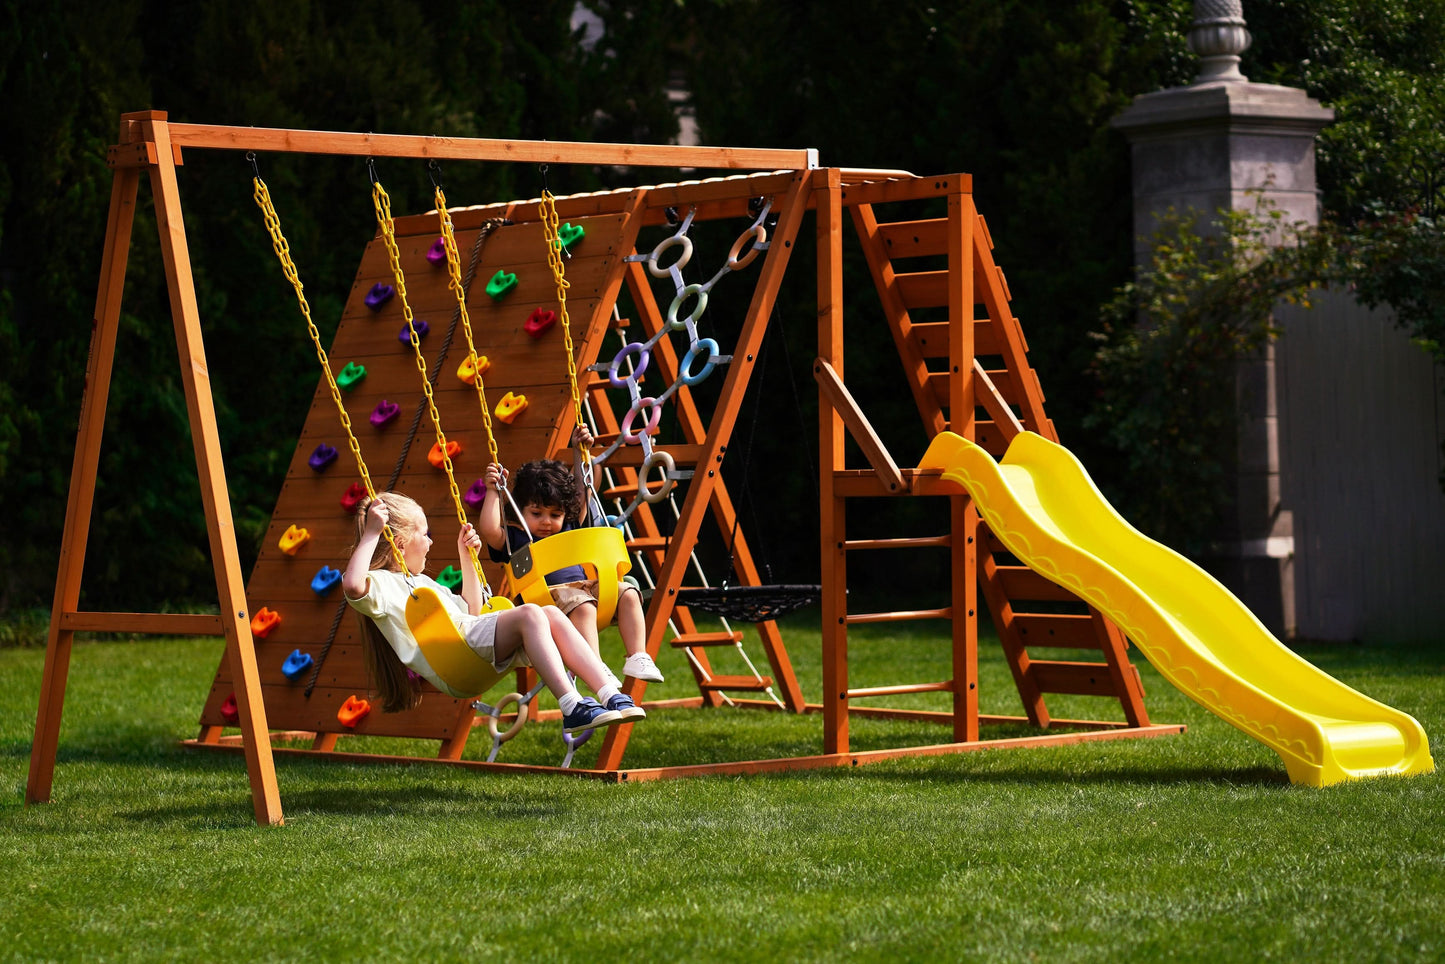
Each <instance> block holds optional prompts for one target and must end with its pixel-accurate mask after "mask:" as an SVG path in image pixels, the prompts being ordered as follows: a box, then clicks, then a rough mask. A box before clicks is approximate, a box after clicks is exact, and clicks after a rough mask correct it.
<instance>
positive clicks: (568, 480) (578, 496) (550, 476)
mask: <svg viewBox="0 0 1445 964" xmlns="http://www.w3.org/2000/svg"><path fill="white" fill-rule="evenodd" d="M512 497H513V498H514V499H516V500H517V505H518V506H520V507H522V508H526V507H527V506H529V505H545V506H557V507H559V508H561V509H562V510H563V511H565V512H566V513H567V521H568V522H569V523H576V522H578V521H579V520H580V519H581V517H582V493H581V492H579V491H578V489H577V476H576V475H574V474H573V472H572V470H571V469H570V468H568V467H567V466H565V465H563V464H562V463H561V462H558V461H555V460H554V459H537V460H536V461H535V462H527V463H526V464H524V465H523V466H522V467H521V468H519V469H517V474H516V475H515V476H513V478H512ZM510 514H511V509H510V507H508V515H510ZM514 521H520V520H514Z"/></svg>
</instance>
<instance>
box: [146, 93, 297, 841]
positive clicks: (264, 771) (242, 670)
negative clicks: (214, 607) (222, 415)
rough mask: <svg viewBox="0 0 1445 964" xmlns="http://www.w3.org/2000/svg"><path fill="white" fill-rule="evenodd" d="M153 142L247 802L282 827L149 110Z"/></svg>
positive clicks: (208, 407)
mask: <svg viewBox="0 0 1445 964" xmlns="http://www.w3.org/2000/svg"><path fill="white" fill-rule="evenodd" d="M142 126H143V128H144V129H146V130H147V132H148V134H149V139H150V140H152V141H154V142H155V145H156V154H157V162H156V165H155V166H154V167H152V168H151V169H150V180H151V192H152V194H153V195H154V198H155V209H156V227H157V229H158V231H159V233H160V241H161V259H162V260H163V261H164V263H165V267H166V286H167V289H168V290H169V293H170V301H171V317H172V320H173V321H174V323H175V332H176V346H177V348H178V350H179V352H180V362H181V377H182V380H183V382H184V385H185V391H186V409H187V412H188V413H189V415H190V424H191V439H192V442H193V444H194V447H195V451H196V470H197V473H198V475H199V476H200V482H201V502H202V504H203V505H204V507H205V510H206V532H207V535H208V536H209V540H210V547H211V558H212V560H213V564H214V566H215V569H216V592H217V594H218V596H219V598H220V606H221V614H222V618H221V626H222V628H223V629H224V631H225V636H226V655H227V658H228V659H229V660H230V663H231V678H232V680H234V681H235V685H236V705H237V708H238V710H239V711H240V716H241V719H240V725H241V735H242V742H243V744H244V746H245V751H246V772H247V774H248V775H249V777H250V780H251V799H252V803H253V804H254V808H255V812H256V822H257V823H261V824H273V825H278V824H280V823H282V822H283V818H282V814H281V796H280V792H279V790H278V789H277V786H276V766H275V762H274V760H273V758H272V754H271V739H270V734H269V732H268V730H267V727H266V708H265V706H264V704H263V703H262V700H261V678H260V673H259V671H258V669H257V666H256V649H255V644H254V641H253V640H252V638H251V617H250V614H249V613H248V612H247V606H246V586H245V581H244V579H243V578H242V576H241V559H240V552H239V551H238V550H237V548H236V530H235V527H234V525H233V523H232V520H231V500H230V496H229V494H228V493H227V490H226V473H225V467H224V465H223V462H222V459H221V440H220V434H219V431H218V429H217V427H216V409H215V402H214V401H213V399H212V397H211V380H210V372H209V369H208V368H207V365H206V353H205V346H204V343H203V340H202V337H201V319H200V309H199V308H198V306H197V304H196V290H195V285H194V282H193V280H192V277H191V258H190V252H189V250H188V248H187V246H186V229H185V224H184V222H183V220H182V217H181V198H180V189H179V186H178V185H177V183H176V168H175V155H174V152H173V151H172V148H171V141H170V135H169V132H168V131H167V127H166V120H165V114H163V113H161V112H159V111H154V112H150V113H148V114H147V115H146V118H145V123H144V124H143V125H142Z"/></svg>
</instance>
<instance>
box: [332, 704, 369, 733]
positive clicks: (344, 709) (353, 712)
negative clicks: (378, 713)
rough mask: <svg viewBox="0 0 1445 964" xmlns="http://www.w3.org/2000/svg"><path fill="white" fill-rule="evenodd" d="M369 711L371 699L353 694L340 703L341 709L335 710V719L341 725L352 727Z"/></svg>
mask: <svg viewBox="0 0 1445 964" xmlns="http://www.w3.org/2000/svg"><path fill="white" fill-rule="evenodd" d="M370 712H371V701H370V700H363V699H359V698H358V697H355V696H348V697H347V698H346V702H345V703H342V704H341V709H339V710H337V711H336V719H337V720H338V721H340V723H341V725H342V726H345V727H348V728H351V729H354V728H355V727H356V724H358V723H360V722H361V721H362V720H363V719H364V718H365V717H366V714H368V713H370Z"/></svg>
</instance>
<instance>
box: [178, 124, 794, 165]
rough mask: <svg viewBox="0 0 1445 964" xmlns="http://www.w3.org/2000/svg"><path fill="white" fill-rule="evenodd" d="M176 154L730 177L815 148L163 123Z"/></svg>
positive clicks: (784, 161) (785, 162) (791, 160)
mask: <svg viewBox="0 0 1445 964" xmlns="http://www.w3.org/2000/svg"><path fill="white" fill-rule="evenodd" d="M167 126H168V128H169V130H170V135H171V142H172V143H173V144H175V145H176V146H177V147H181V148H207V149H213V150H232V151H274V152H282V153H291V154H341V155H354V156H358V157H422V158H436V159H439V160H465V161H517V162H521V163H527V164H610V165H618V166H624V167H695V168H708V169H726V170H738V171H781V170H809V169H812V168H816V167H817V166H818V151H817V149H816V148H804V149H772V148H759V147H691V146H686V145H681V144H594V143H587V142H583V141H520V140H503V139H495V138H484V137H430V136H422V135H410V134H352V133H344V132H339V131H302V130H287V129H285V128H278V127H222V126H217V125H212V124H168V125H167Z"/></svg>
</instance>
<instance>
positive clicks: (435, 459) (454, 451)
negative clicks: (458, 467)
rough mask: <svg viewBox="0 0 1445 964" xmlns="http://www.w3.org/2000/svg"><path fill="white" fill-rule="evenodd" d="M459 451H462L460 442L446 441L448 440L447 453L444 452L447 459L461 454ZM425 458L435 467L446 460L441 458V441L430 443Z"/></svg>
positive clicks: (440, 465)
mask: <svg viewBox="0 0 1445 964" xmlns="http://www.w3.org/2000/svg"><path fill="white" fill-rule="evenodd" d="M461 451H462V443H461V442H452V441H448V442H447V454H446V458H448V459H454V458H456V457H457V456H458V455H460V454H461ZM426 460H427V461H428V462H430V463H431V464H432V465H433V466H434V467H436V468H441V467H442V465H443V463H444V462H445V461H446V460H445V459H443V458H442V443H440V442H435V443H433V444H432V447H431V451H430V452H428V453H427V454H426Z"/></svg>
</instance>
